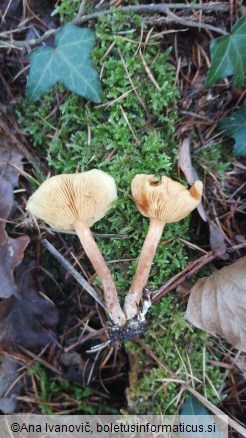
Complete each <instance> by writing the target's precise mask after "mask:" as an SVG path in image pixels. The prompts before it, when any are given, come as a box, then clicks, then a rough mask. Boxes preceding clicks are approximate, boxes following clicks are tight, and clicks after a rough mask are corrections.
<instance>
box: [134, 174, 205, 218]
mask: <svg viewBox="0 0 246 438" xmlns="http://www.w3.org/2000/svg"><path fill="white" fill-rule="evenodd" d="M202 188H203V184H202V182H201V181H199V180H198V181H196V182H195V183H194V184H193V186H192V187H191V188H190V190H187V189H186V188H185V187H184V186H183V185H182V184H180V183H179V182H177V181H173V180H172V179H171V178H168V177H167V176H163V177H162V178H161V179H159V178H155V177H154V176H153V175H145V174H139V175H136V176H135V178H133V180H132V184H131V191H132V196H133V199H134V201H135V203H136V205H137V207H138V209H139V211H140V212H141V213H142V215H143V216H146V217H149V218H154V219H158V220H161V221H163V222H165V223H170V222H177V221H179V220H181V219H183V218H184V217H185V216H187V215H188V214H189V213H190V212H191V211H192V210H194V209H195V208H196V207H197V206H198V204H199V203H200V202H201V196H202Z"/></svg>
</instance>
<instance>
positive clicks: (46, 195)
mask: <svg viewBox="0 0 246 438" xmlns="http://www.w3.org/2000/svg"><path fill="white" fill-rule="evenodd" d="M116 199H117V190H116V185H115V181H114V179H113V178H112V177H111V176H110V175H108V174H107V173H105V172H102V171H101V170H97V169H93V170H89V171H88V172H84V173H78V174H63V175H57V176H53V177H51V178H49V179H47V180H46V181H45V182H44V183H43V184H41V186H40V187H39V188H38V190H37V191H36V192H35V193H34V194H33V195H32V196H31V197H30V198H29V200H28V203H27V206H26V209H27V210H28V211H29V212H30V213H32V214H33V215H34V216H37V217H38V218H39V219H42V220H43V221H44V222H46V223H47V224H48V225H50V226H51V227H53V228H55V229H56V230H58V231H69V230H75V231H76V233H77V234H78V237H79V239H80V241H81V243H82V246H83V248H84V251H85V253H86V255H87V257H88V258H89V259H90V261H91V263H92V265H93V267H94V269H95V271H96V273H97V275H98V277H99V279H100V281H101V283H102V287H103V291H104V299H105V303H106V306H107V309H108V312H109V316H110V318H111V319H112V321H113V322H114V323H115V324H117V325H118V326H122V325H124V324H125V322H126V316H125V314H124V312H123V310H122V309H121V307H120V303H119V298H118V294H117V290H116V286H115V283H114V281H113V278H112V276H111V273H110V271H109V268H108V265H107V263H106V261H105V260H104V258H103V256H102V254H101V252H100V250H99V248H98V246H97V244H96V242H95V240H94V238H93V236H92V233H91V231H90V227H91V226H92V225H93V224H94V223H95V222H97V221H99V220H100V219H101V218H102V217H103V216H104V215H105V214H106V212H107V211H108V210H109V208H110V207H111V205H112V203H113V202H114V201H115V200H116Z"/></svg>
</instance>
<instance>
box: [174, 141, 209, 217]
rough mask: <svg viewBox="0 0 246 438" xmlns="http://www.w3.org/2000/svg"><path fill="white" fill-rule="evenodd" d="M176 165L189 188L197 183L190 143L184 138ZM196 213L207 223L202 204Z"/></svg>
mask: <svg viewBox="0 0 246 438" xmlns="http://www.w3.org/2000/svg"><path fill="white" fill-rule="evenodd" d="M178 165H179V167H180V169H181V170H182V172H183V174H184V176H185V178H186V181H187V182H188V184H189V185H190V186H192V184H194V182H195V181H197V180H198V179H200V178H199V176H198V173H197V172H196V170H195V169H194V167H193V165H192V161H191V153H190V141H189V139H188V138H185V139H184V140H183V141H182V143H181V145H180V146H179V159H178ZM197 210H198V213H199V214H200V216H201V218H202V220H203V221H204V222H206V221H207V215H206V212H205V210H204V207H203V205H202V203H201V202H200V204H199V205H198V207H197Z"/></svg>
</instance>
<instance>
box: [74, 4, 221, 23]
mask: <svg viewBox="0 0 246 438" xmlns="http://www.w3.org/2000/svg"><path fill="white" fill-rule="evenodd" d="M167 9H184V10H200V11H215V12H226V11H229V9H230V5H228V3H217V2H213V3H212V2H211V3H209V4H194V3H193V4H186V3H177V4H176V3H170V4H168V5H165V4H154V3H151V4H150V5H135V6H121V7H119V8H118V10H119V11H120V12H150V13H151V12H158V13H160V14H165V13H166V10H167ZM114 12H115V9H113V8H112V9H105V10H102V11H98V12H93V13H92V14H88V15H85V16H84V17H81V18H80V19H78V20H76V19H75V20H74V23H75V22H76V24H81V23H85V22H86V21H89V20H92V19H94V18H98V17H100V16H102V15H110V14H113V13H114Z"/></svg>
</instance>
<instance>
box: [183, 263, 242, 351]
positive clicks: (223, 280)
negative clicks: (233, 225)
mask: <svg viewBox="0 0 246 438" xmlns="http://www.w3.org/2000/svg"><path fill="white" fill-rule="evenodd" d="M186 318H187V320H188V321H189V322H191V323H192V324H194V325H195V326H196V327H198V328H200V329H202V330H206V331H207V332H211V333H215V334H217V335H219V336H221V337H223V338H225V339H226V340H227V341H228V342H230V343H231V344H232V345H233V346H234V347H236V348H238V349H240V350H242V351H245V352H246V257H242V258H241V259H239V260H237V261H236V262H235V263H233V264H231V265H229V266H226V267H224V268H222V269H220V270H219V271H217V272H215V273H214V274H212V275H211V276H210V277H208V278H202V279H200V280H198V281H197V283H196V284H195V285H194V286H193V288H192V290H191V294H190V298H189V301H188V307H187V311H186Z"/></svg>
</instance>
